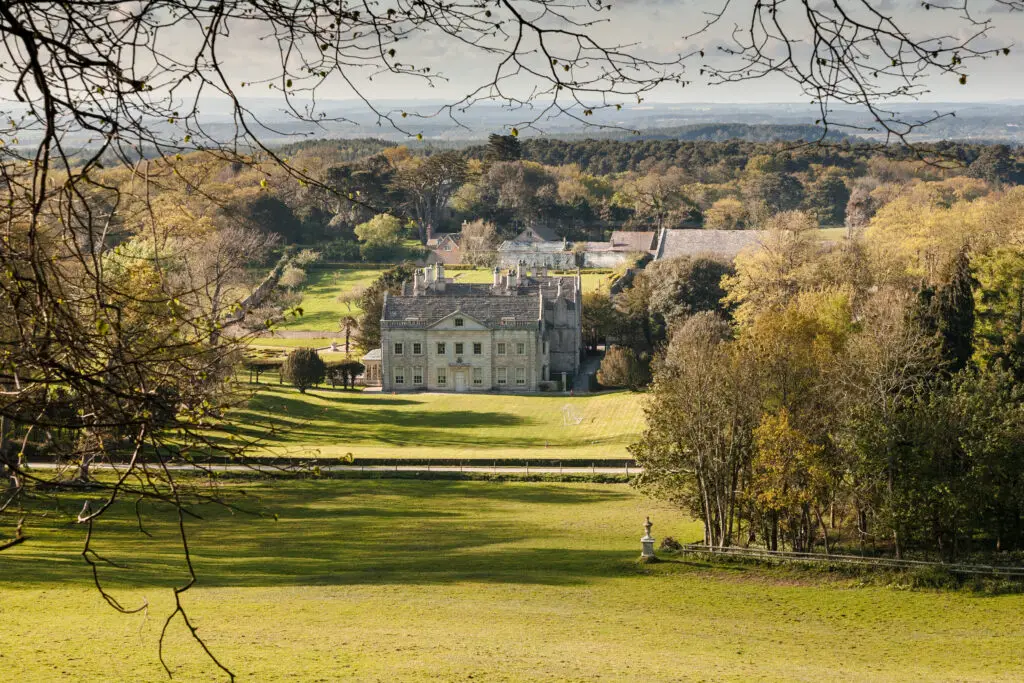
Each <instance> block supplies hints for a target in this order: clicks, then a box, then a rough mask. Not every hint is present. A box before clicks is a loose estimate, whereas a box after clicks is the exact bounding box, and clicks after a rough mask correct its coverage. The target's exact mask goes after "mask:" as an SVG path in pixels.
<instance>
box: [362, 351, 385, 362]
mask: <svg viewBox="0 0 1024 683" xmlns="http://www.w3.org/2000/svg"><path fill="white" fill-rule="evenodd" d="M363 360H381V351H380V349H379V348H377V349H370V350H369V351H368V352H367V354H366V355H365V356H363Z"/></svg>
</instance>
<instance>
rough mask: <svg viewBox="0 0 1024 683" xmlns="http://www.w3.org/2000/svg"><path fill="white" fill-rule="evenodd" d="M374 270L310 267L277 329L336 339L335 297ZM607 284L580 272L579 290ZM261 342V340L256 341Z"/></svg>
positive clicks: (472, 273) (487, 277)
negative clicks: (295, 305)
mask: <svg viewBox="0 0 1024 683" xmlns="http://www.w3.org/2000/svg"><path fill="white" fill-rule="evenodd" d="M381 272H383V271H381V270H380V269H376V268H310V269H309V271H308V275H309V279H308V280H307V281H306V285H305V287H303V289H302V304H301V306H302V310H303V314H302V315H301V316H300V317H297V318H289V319H288V320H287V321H285V322H283V323H281V324H280V325H279V326H278V327H277V329H281V330H314V331H322V332H325V333H326V334H325V335H324V337H325V338H327V339H328V341H329V340H330V339H331V338H334V339H337V334H338V320H340V319H341V317H342V316H343V315H346V314H347V313H348V309H347V308H346V307H345V305H344V304H341V303H339V302H338V296H339V295H341V294H345V293H346V292H349V291H351V290H353V289H356V288H360V287H366V286H368V285H370V284H371V283H372V282H373V281H374V280H376V279H377V277H378V276H380V274H381ZM446 276H447V277H454V278H456V281H457V282H491V281H492V278H493V273H492V271H491V270H490V269H489V268H477V269H475V270H451V271H448V272H447V273H446ZM609 286H610V281H609V279H608V276H607V275H603V274H597V273H587V272H584V273H583V290H584V291H596V290H597V289H599V288H602V287H603V288H604V289H608V287H609ZM360 313H361V310H360V309H359V307H358V305H355V306H353V307H352V315H353V316H355V317H357V318H358V317H359V314H360ZM260 343H261V344H262V343H263V340H262V339H261V340H260Z"/></svg>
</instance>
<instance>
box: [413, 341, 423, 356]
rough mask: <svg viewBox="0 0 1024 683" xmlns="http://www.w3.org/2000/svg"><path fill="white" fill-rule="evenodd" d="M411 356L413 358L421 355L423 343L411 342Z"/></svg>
mask: <svg viewBox="0 0 1024 683" xmlns="http://www.w3.org/2000/svg"><path fill="white" fill-rule="evenodd" d="M412 355H414V356H422V355H423V343H422V342H413V343H412Z"/></svg>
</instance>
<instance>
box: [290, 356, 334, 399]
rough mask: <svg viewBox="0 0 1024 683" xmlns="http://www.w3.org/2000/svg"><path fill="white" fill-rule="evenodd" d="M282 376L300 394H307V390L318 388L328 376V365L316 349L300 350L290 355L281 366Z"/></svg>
mask: <svg viewBox="0 0 1024 683" xmlns="http://www.w3.org/2000/svg"><path fill="white" fill-rule="evenodd" d="M281 375H282V376H283V377H284V379H285V381H286V382H289V383H291V384H292V385H293V386H294V387H295V388H296V389H298V390H299V393H302V394H304V393H306V389H309V388H310V387H313V386H317V385H319V384H320V383H321V382H323V381H324V378H325V377H326V376H327V365H326V364H325V363H324V361H323V359H322V358H320V354H318V353H317V352H316V349H310V348H298V349H295V350H294V351H292V352H291V353H289V354H288V358H287V360H285V362H284V365H282V366H281Z"/></svg>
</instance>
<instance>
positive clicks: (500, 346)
mask: <svg viewBox="0 0 1024 683" xmlns="http://www.w3.org/2000/svg"><path fill="white" fill-rule="evenodd" d="M498 355H499V356H504V355H505V342H498Z"/></svg>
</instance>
